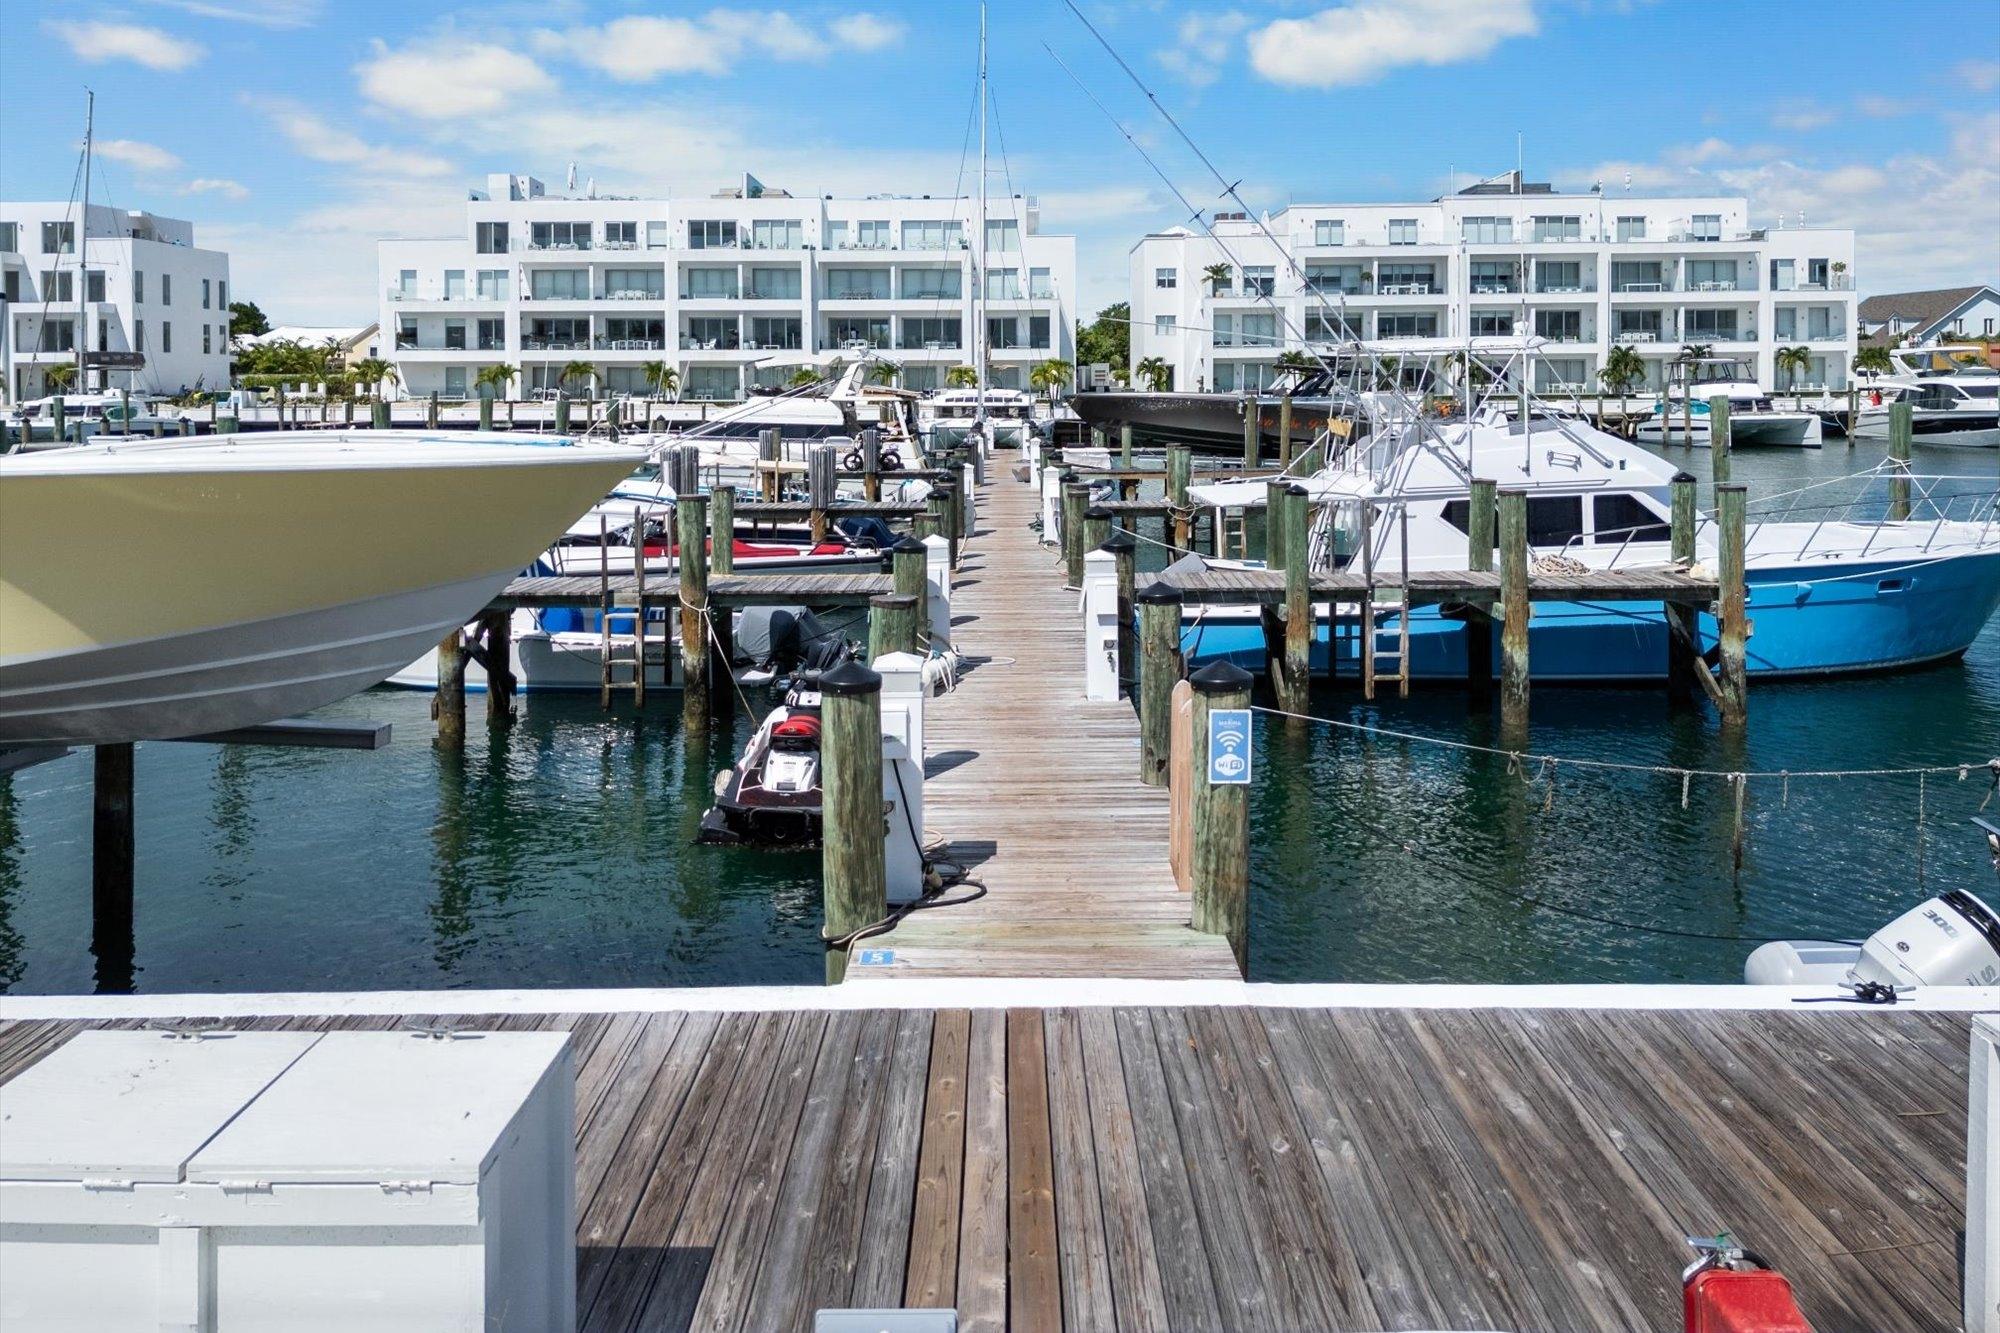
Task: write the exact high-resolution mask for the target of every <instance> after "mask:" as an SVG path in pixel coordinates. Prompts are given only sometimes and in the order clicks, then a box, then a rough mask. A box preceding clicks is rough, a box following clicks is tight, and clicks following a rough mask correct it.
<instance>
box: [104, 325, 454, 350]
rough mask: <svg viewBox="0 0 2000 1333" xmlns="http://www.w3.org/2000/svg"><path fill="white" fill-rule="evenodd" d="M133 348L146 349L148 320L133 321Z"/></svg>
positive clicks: (412, 336) (414, 336)
mask: <svg viewBox="0 0 2000 1333" xmlns="http://www.w3.org/2000/svg"><path fill="white" fill-rule="evenodd" d="M410 337H411V339H412V342H411V343H410V346H412V347H415V346H416V342H415V341H414V339H415V338H416V335H415V334H414V333H412V334H411V335H410ZM132 350H133V351H135V352H143V351H145V350H146V321H145V320H143V319H138V320H133V321H132Z"/></svg>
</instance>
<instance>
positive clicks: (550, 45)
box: [534, 9, 904, 83]
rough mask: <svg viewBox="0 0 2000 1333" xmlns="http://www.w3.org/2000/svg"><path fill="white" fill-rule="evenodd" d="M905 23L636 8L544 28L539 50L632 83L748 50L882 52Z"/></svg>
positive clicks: (726, 66)
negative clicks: (823, 23)
mask: <svg viewBox="0 0 2000 1333" xmlns="http://www.w3.org/2000/svg"><path fill="white" fill-rule="evenodd" d="M903 32H904V28H903V25H902V24H901V23H898V22H895V21H893V20H890V19H885V18H881V17H879V16H877V15H875V14H870V13H865V12H864V13H855V14H848V15H844V16H842V17H840V18H837V19H834V20H833V21H832V22H830V23H829V24H828V25H827V27H826V29H825V31H824V32H820V31H816V30H815V29H813V28H811V27H809V26H807V25H806V24H805V23H802V22H800V21H799V20H798V19H796V18H794V17H792V15H790V14H788V13H786V12H785V11H784V10H781V9H774V10H748V9H711V10H709V11H708V12H707V13H706V14H704V15H702V16H701V17H700V18H659V17H656V16H653V15H632V16H629V17H626V18H619V19H613V20H611V21H610V22H609V23H606V24H603V25H601V26H599V27H577V28H567V29H564V30H562V31H560V32H556V31H552V30H549V29H543V30H542V31H540V32H538V33H536V34H535V38H534V41H535V49H536V50H537V51H539V52H541V53H542V54H544V55H559V54H560V55H567V56H569V57H570V58H571V59H574V60H578V61H581V62H582V63H584V64H586V65H589V66H591V67H592V68H594V69H598V70H602V71H603V72H604V73H606V74H609V75H610V76H611V77H612V78H614V79H618V80H620V81H622V82H625V83H645V82H649V81H650V80H653V79H657V78H660V77H661V76H662V75H668V74H727V73H728V72H729V71H730V70H731V69H732V68H733V67H734V66H735V65H736V64H737V62H739V61H740V60H742V59H743V58H744V57H745V56H749V55H757V56H762V57H765V58H767V59H771V60H821V59H824V58H826V57H827V56H829V55H832V54H835V53H836V52H837V51H840V50H848V51H862V52H865V51H877V50H880V49H882V48H884V47H886V46H890V45H892V44H894V43H895V42H898V41H900V40H902V37H903Z"/></svg>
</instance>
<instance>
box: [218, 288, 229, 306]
mask: <svg viewBox="0 0 2000 1333" xmlns="http://www.w3.org/2000/svg"><path fill="white" fill-rule="evenodd" d="M215 304H216V305H217V306H219V307H221V308H222V309H224V310H227V309H228V308H229V284H228V283H226V282H217V283H216V284H215Z"/></svg>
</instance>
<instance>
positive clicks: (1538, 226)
mask: <svg viewBox="0 0 2000 1333" xmlns="http://www.w3.org/2000/svg"><path fill="white" fill-rule="evenodd" d="M1531 239H1532V240H1536V241H1579V240H1582V239H1583V219H1582V218H1580V217H1547V216H1539V215H1538V216H1537V217H1536V218H1535V227H1534V231H1533V233H1532V235H1531Z"/></svg>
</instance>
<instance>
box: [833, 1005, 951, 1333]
mask: <svg viewBox="0 0 2000 1333" xmlns="http://www.w3.org/2000/svg"><path fill="white" fill-rule="evenodd" d="M930 1063H931V1015H930V1013H929V1012H928V1011H927V1010H923V1009H906V1010H904V1011H903V1012H902V1013H901V1014H900V1015H898V1021H897V1024H896V1039H895V1050H894V1054H893V1056H892V1058H891V1063H890V1067H889V1072H888V1075H887V1078H886V1080H885V1081H886V1083H887V1087H886V1088H885V1089H884V1101H883V1106H882V1115H881V1121H880V1126H879V1129H878V1131H877V1133H876V1137H875V1149H874V1151H875V1164H874V1167H873V1169H872V1170H871V1171H870V1173H869V1177H868V1210H867V1213H866V1215H865V1217H864V1218H863V1220H862V1227H861V1250H860V1255H859V1258H858V1259H857V1260H856V1264H855V1271H854V1283H853V1295H852V1300H853V1304H854V1305H855V1306H857V1307H860V1308H863V1309H872V1308H875V1307H878V1306H891V1305H896V1304H899V1303H900V1302H901V1300H902V1296H903V1275H904V1273H905V1271H906V1270H907V1268H908V1266H909V1257H910V1230H911V1226H912V1224H913V1217H914V1213H915V1209H916V1191H917V1152H918V1148H919V1145H920V1144H921V1143H922V1140H923V1133H924V1093H925V1090H926V1088H927V1087H928V1086H929V1082H930V1080H929V1074H930Z"/></svg>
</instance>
